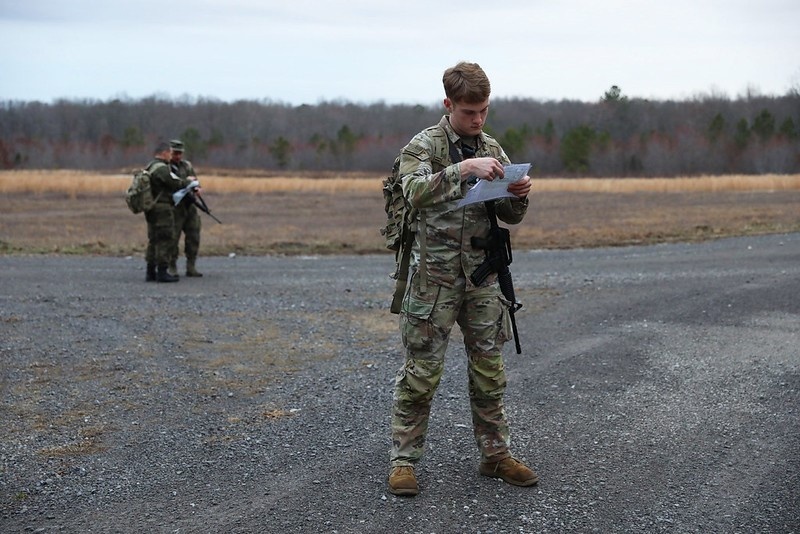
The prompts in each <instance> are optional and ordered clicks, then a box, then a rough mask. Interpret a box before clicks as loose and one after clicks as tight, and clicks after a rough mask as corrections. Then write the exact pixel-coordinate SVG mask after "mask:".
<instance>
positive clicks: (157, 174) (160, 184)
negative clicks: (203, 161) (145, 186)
mask: <svg viewBox="0 0 800 534" xmlns="http://www.w3.org/2000/svg"><path fill="white" fill-rule="evenodd" d="M156 163H165V165H156ZM147 168H148V169H150V188H151V189H152V191H153V197H155V198H158V200H157V202H158V203H169V204H172V193H174V192H175V191H177V190H178V189H183V188H184V187H186V186H187V185H189V182H190V181H191V180H188V179H185V178H180V177H175V176H173V174H172V172H171V171H170V166H169V163H168V162H166V161H164V160H161V159H154V160H153V161H151V162H150V163H148V164H147Z"/></svg>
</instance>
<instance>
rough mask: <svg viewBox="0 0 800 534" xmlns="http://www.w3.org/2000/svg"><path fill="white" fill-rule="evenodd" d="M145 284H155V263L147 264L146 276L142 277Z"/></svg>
mask: <svg viewBox="0 0 800 534" xmlns="http://www.w3.org/2000/svg"><path fill="white" fill-rule="evenodd" d="M144 281H145V282H155V281H156V264H155V263H148V264H147V275H145V277H144Z"/></svg>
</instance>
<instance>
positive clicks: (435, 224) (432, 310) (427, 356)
mask: <svg viewBox="0 0 800 534" xmlns="http://www.w3.org/2000/svg"><path fill="white" fill-rule="evenodd" d="M445 135H446V136H448V137H449V138H450V140H451V141H452V142H453V143H454V144H455V145H456V147H458V149H459V150H461V139H460V138H459V136H458V134H456V133H455V132H454V131H453V129H452V128H451V127H450V123H449V122H448V118H447V116H445V117H443V118H442V120H441V121H440V122H439V124H438V125H437V126H433V127H431V128H428V129H426V130H424V131H422V132H420V133H419V134H417V135H416V136H415V137H414V138H413V139H412V140H411V142H410V143H409V144H408V145H407V146H406V147H405V148H404V149H403V152H402V154H401V159H400V176H402V179H403V192H404V194H405V196H406V198H407V199H408V200H409V202H410V203H411V204H412V205H413V206H414V207H416V208H418V209H419V210H420V213H421V214H422V215H421V216H420V217H419V218H418V224H419V226H420V228H418V230H417V233H416V241H415V243H414V248H413V251H412V252H413V257H412V270H413V274H412V279H411V283H410V284H409V289H408V291H407V292H406V295H405V298H404V300H403V306H402V310H401V313H400V331H401V336H402V340H403V345H404V347H405V352H406V354H405V363H404V365H403V366H402V367H401V368H400V370H399V371H398V373H397V376H396V379H395V391H394V404H393V410H392V421H391V424H392V449H391V452H390V463H391V465H392V467H397V466H404V465H410V466H413V465H414V463H415V462H416V461H417V460H419V458H420V457H421V456H422V452H423V449H424V444H425V434H426V432H427V428H428V417H429V414H430V408H431V401H432V400H433V397H434V394H435V392H436V388H437V387H438V385H439V381H440V380H441V377H442V372H443V370H444V355H445V351H446V349H447V343H448V340H449V336H450V331H451V330H452V327H453V325H454V324H455V323H458V325H459V327H460V328H461V331H462V333H463V336H464V347H465V349H466V352H467V357H468V358H469V360H468V378H469V396H470V406H471V410H472V422H473V430H474V435H475V440H476V442H477V444H478V447H479V449H480V452H481V456H482V461H491V462H496V461H499V460H502V459H504V458H508V457H509V456H510V452H509V450H508V445H509V431H508V424H507V422H506V417H505V410H504V407H503V394H504V392H505V387H506V376H505V369H504V365H503V357H502V347H503V343H504V342H505V341H508V340H509V339H511V335H512V334H511V322H510V317H509V315H508V304H509V303H508V301H506V300H505V298H504V297H503V295H502V293H501V292H500V288H499V286H498V285H497V276H496V275H495V274H492V275H490V276H489V277H487V279H486V280H485V281H484V283H483V284H482V285H481V286H480V287H476V286H475V285H473V284H472V282H471V281H470V280H469V275H470V274H472V273H473V271H474V270H475V269H476V268H477V267H478V266H479V265H480V264H481V263H483V261H484V258H485V253H484V251H483V250H481V249H476V248H473V247H472V245H471V243H470V238H471V237H472V236H479V237H486V236H487V235H488V232H489V227H490V224H489V218H488V216H487V213H486V207H485V206H484V204H483V203H482V202H481V203H476V204H470V205H467V206H465V207H464V208H457V207H456V204H457V202H458V201H459V200H460V199H461V198H463V196H464V194H465V193H466V191H467V190H468V189H469V187H470V185H469V184H468V182H467V181H464V182H462V181H461V177H460V168H459V166H458V164H453V163H452V161H451V159H450V154H449V144H448V141H447V137H445ZM476 141H477V151H476V154H475V156H477V157H486V156H490V157H494V158H497V159H498V160H499V161H500V162H501V163H502V164H508V163H510V161H509V159H508V156H506V154H505V152H503V149H502V148H501V147H500V145H499V144H498V143H497V141H495V140H494V139H493V138H492V137H490V136H489V135H486V134H485V133H481V134H480V135H479V136H478V137H477V138H476ZM495 206H496V212H497V217H498V218H499V219H500V220H502V221H503V222H505V223H508V224H516V223H519V222H520V221H522V218H523V217H524V215H525V213H526V211H527V207H528V201H527V199H516V198H515V199H511V198H504V199H500V200H496V201H495ZM422 232H424V243H425V246H424V248H426V251H425V253H424V254H422V253H421V251H420V249H421V248H422V247H421V240H422V239H423V237H422V235H421V234H422Z"/></svg>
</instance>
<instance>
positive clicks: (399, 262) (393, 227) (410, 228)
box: [381, 155, 424, 313]
mask: <svg viewBox="0 0 800 534" xmlns="http://www.w3.org/2000/svg"><path fill="white" fill-rule="evenodd" d="M383 201H384V210H385V211H386V224H385V225H384V227H383V228H381V235H383V237H384V239H385V240H386V248H387V249H389V250H392V251H394V253H395V255H394V260H395V270H394V273H393V274H391V275H389V276H390V277H391V278H393V279H394V280H395V281H396V284H395V291H394V296H393V297H392V305H391V308H390V310H391V312H392V313H400V303H401V302H402V299H403V295H404V294H405V291H406V285H407V283H408V282H407V280H408V266H409V263H410V259H411V248H412V246H413V244H414V234H415V232H416V229H417V224H416V223H417V215H418V214H419V211H418V210H417V209H416V208H414V207H413V206H411V204H409V203H408V200H406V197H405V195H403V183H402V180H400V156H399V155H398V156H397V157H396V158H395V160H394V165H392V173H391V174H390V175H389V176H388V177H386V179H384V180H383ZM423 215H424V212H423Z"/></svg>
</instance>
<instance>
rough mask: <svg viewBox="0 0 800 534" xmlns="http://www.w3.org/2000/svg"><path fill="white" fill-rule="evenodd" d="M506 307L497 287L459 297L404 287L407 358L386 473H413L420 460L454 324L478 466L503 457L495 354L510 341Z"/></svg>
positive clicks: (398, 384)
mask: <svg viewBox="0 0 800 534" xmlns="http://www.w3.org/2000/svg"><path fill="white" fill-rule="evenodd" d="M507 306H508V303H507V302H506V300H505V299H504V298H503V296H502V294H501V293H500V288H499V287H498V286H497V285H496V284H493V285H491V286H489V287H485V288H479V289H475V290H472V291H465V290H464V288H463V287H461V288H447V287H442V286H437V285H434V284H431V283H428V287H427V291H425V292H424V293H422V292H420V290H419V284H418V282H417V280H416V277H414V279H413V280H412V281H411V285H410V287H409V289H408V291H407V293H406V296H405V298H404V301H403V308H402V311H401V313H400V331H401V335H402V339H403V345H404V347H405V351H406V357H405V363H404V365H403V366H402V367H401V368H400V370H399V371H398V372H397V376H396V378H395V390H394V402H393V407H392V419H391V425H392V448H391V451H390V458H389V460H390V463H391V465H392V466H402V465H413V464H414V463H415V462H416V461H417V460H419V459H420V457H421V456H422V453H423V450H424V447H425V434H426V433H427V430H428V420H429V417H430V410H431V402H432V401H433V397H434V395H435V393H436V388H437V387H438V386H439V382H440V380H441V378H442V373H443V371H444V355H445V351H446V349H447V343H448V340H449V337H450V331H451V330H452V328H453V326H454V324H455V323H456V322H457V323H458V325H459V327H460V328H461V332H462V334H463V336H464V347H465V349H466V352H467V357H468V365H467V370H468V379H469V399H470V407H471V410H472V426H473V432H474V435H475V440H476V442H477V444H478V448H479V449H480V452H481V458H482V460H483V461H498V460H502V459H503V458H506V457H508V456H510V452H509V451H508V447H509V430H508V422H507V421H506V416H505V409H504V407H503V394H504V392H505V389H506V375H505V367H504V364H503V356H502V347H503V343H504V342H505V341H508V340H509V339H511V335H512V334H511V319H510V317H509V315H508V307H507Z"/></svg>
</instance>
